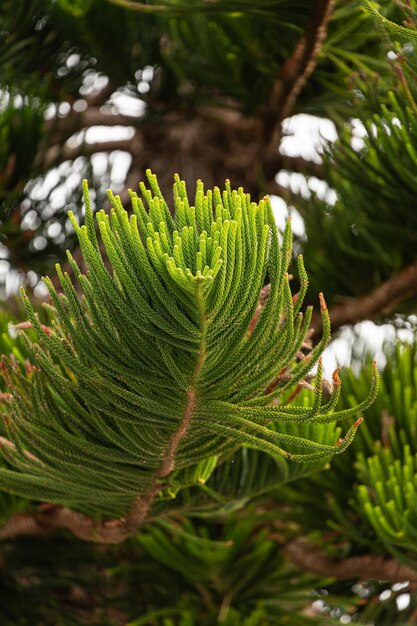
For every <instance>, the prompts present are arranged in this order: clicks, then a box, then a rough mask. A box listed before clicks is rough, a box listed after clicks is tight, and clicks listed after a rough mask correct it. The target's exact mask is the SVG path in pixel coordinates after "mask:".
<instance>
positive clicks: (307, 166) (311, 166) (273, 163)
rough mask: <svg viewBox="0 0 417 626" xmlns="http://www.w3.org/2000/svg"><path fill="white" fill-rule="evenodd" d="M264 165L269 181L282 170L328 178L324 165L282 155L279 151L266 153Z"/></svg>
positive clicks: (298, 157)
mask: <svg viewBox="0 0 417 626" xmlns="http://www.w3.org/2000/svg"><path fill="white" fill-rule="evenodd" d="M262 165H263V171H264V173H265V176H266V177H267V178H268V179H273V178H274V176H275V175H276V174H277V173H278V172H279V171H280V170H288V171H290V172H297V173H300V174H304V176H315V177H316V178H320V179H325V178H326V170H325V167H324V165H323V163H316V162H315V161H310V160H309V159H304V158H303V157H301V156H288V155H286V154H280V153H279V152H278V150H276V151H275V152H274V153H271V152H267V153H265V155H263V157H262Z"/></svg>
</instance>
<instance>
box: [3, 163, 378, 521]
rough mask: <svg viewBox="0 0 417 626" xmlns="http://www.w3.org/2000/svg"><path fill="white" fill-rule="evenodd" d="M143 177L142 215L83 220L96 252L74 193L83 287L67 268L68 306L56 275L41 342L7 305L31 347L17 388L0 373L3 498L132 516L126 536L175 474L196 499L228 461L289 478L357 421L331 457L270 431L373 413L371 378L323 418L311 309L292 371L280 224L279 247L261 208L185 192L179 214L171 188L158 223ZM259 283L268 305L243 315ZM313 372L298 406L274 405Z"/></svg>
mask: <svg viewBox="0 0 417 626" xmlns="http://www.w3.org/2000/svg"><path fill="white" fill-rule="evenodd" d="M147 175H148V180H149V186H150V190H149V189H147V188H146V187H145V185H143V184H141V185H140V190H141V193H142V196H143V198H144V201H145V202H143V201H142V199H141V198H140V197H139V196H138V195H137V194H136V193H135V192H131V194H130V195H131V202H132V208H133V212H132V214H131V215H130V216H129V215H128V213H127V212H126V211H125V210H124V208H123V206H122V204H121V202H120V198H119V197H118V196H114V195H113V194H112V193H111V192H109V199H110V202H111V204H112V209H111V212H110V215H108V214H106V213H105V212H104V211H99V212H98V213H97V215H96V223H97V227H98V230H99V232H100V236H101V242H100V241H99V239H98V237H97V234H96V223H95V220H94V217H93V213H92V209H91V206H90V201H89V196H88V189H87V183H86V182H84V194H85V195H84V197H85V209H86V216H85V225H84V226H79V225H78V224H77V222H76V220H75V218H74V216H73V215H72V214H70V219H71V222H72V224H73V227H74V229H75V231H76V233H77V235H78V239H79V243H80V247H81V251H82V254H83V257H84V261H85V265H86V267H87V272H86V274H82V273H81V271H80V270H79V268H78V267H77V265H76V263H75V261H74V260H73V258H72V257H71V255H70V254H69V253H68V258H69V261H70V263H71V266H72V268H73V271H74V274H75V276H76V278H77V280H78V282H79V285H80V288H81V290H82V292H83V297H82V299H80V297H79V295H78V292H77V291H76V289H75V288H74V286H73V284H72V282H71V280H70V278H69V276H68V275H67V274H66V273H64V272H62V270H61V268H60V266H59V265H57V272H58V276H59V279H60V282H61V285H62V291H63V293H62V294H60V295H58V293H57V292H56V290H55V288H54V286H53V284H52V282H51V280H50V279H48V278H46V279H44V281H45V284H46V286H47V287H48V289H49V293H50V296H51V305H52V306H49V305H48V307H47V308H48V309H49V311H50V319H51V322H50V328H47V327H44V326H42V325H41V324H40V323H39V320H38V317H37V315H36V314H35V313H34V310H33V307H32V305H31V303H30V301H29V299H28V297H27V296H26V295H25V294H24V293H23V300H24V303H25V307H26V311H27V315H28V318H29V320H30V322H31V324H32V325H33V327H34V328H35V329H36V331H37V334H38V342H31V341H30V340H29V339H27V344H28V350H29V353H30V355H31V361H32V362H33V365H34V367H32V368H31V370H30V372H29V373H27V374H24V373H23V372H22V371H21V369H20V368H19V367H17V366H13V364H12V363H10V362H7V361H4V365H3V371H4V377H5V379H6V382H7V384H8V386H9V388H10V390H11V391H12V393H13V398H12V400H11V401H10V402H8V403H7V404H5V410H6V412H7V417H6V419H5V428H6V431H7V437H8V440H6V439H4V440H2V443H1V449H0V451H1V455H2V456H3V458H4V460H5V461H6V464H7V465H6V466H3V467H1V468H0V488H1V489H3V490H6V491H9V492H12V493H15V494H18V495H23V496H26V497H29V498H32V499H35V500H41V501H49V502H54V503H57V504H61V505H65V506H67V507H69V508H72V509H75V510H78V511H83V512H84V513H87V514H89V515H92V516H97V515H98V514H99V515H106V516H112V517H117V516H120V515H125V514H126V513H127V514H128V515H129V511H131V510H132V508H131V507H133V508H135V507H136V508H135V511H136V519H139V518H140V519H141V520H142V519H143V517H144V516H145V514H147V512H148V511H149V510H150V508H151V506H152V505H153V504H154V503H155V502H156V501H158V499H160V498H163V497H164V495H165V494H166V493H167V491H169V489H170V485H173V490H172V492H173V493H174V494H175V493H177V491H178V480H179V477H181V473H180V472H181V471H182V470H186V469H187V468H188V469H189V470H190V471H188V470H187V471H188V473H187V481H188V484H189V481H190V480H191V479H192V480H193V481H195V484H197V485H204V483H205V482H206V480H207V479H208V478H209V477H210V475H211V473H212V472H213V471H214V470H215V466H216V464H217V466H219V465H220V464H221V463H222V462H223V461H224V460H225V459H227V458H230V455H231V453H232V452H233V451H234V450H237V449H239V448H240V447H242V446H247V447H250V448H255V449H258V450H261V451H263V452H266V453H268V454H269V455H272V456H273V457H275V458H282V457H285V458H287V459H290V460H292V461H299V462H301V461H315V460H317V459H322V458H325V457H329V456H331V455H334V454H338V453H341V452H343V450H345V449H346V447H347V446H348V445H349V444H350V442H351V441H352V438H353V436H354V433H355V431H356V428H357V426H358V423H359V422H360V420H357V422H355V423H354V424H353V425H352V426H351V427H350V428H349V430H348V431H347V433H346V435H345V436H344V438H343V439H342V440H340V441H339V442H336V441H335V442H334V445H326V444H324V443H317V442H315V441H312V440H310V439H308V438H303V437H301V436H296V435H294V434H288V433H285V432H280V428H279V424H280V423H282V422H297V423H303V422H304V423H308V424H311V423H315V424H320V423H326V422H334V421H336V420H341V419H346V418H352V417H354V416H355V415H357V414H358V413H359V412H360V411H362V410H364V409H365V408H366V407H367V406H368V405H369V404H370V403H371V402H372V401H373V400H374V398H375V395H376V387H377V371H376V369H375V368H374V373H373V377H372V384H371V390H370V393H369V396H368V398H367V399H366V400H364V401H363V402H362V403H361V404H359V405H358V406H356V407H353V408H351V409H348V410H343V411H340V412H338V413H335V412H334V408H335V406H336V403H337V400H338V397H339V392H340V381H339V379H338V377H337V376H335V377H334V386H333V392H332V394H331V396H330V398H326V399H325V400H323V398H322V367H321V361H320V355H321V353H322V351H323V349H324V347H325V345H326V343H327V342H328V339H329V334H330V323H329V316H328V313H327V310H326V306H325V303H324V300H323V298H322V302H321V313H322V321H323V329H324V332H323V338H322V339H321V341H320V343H319V344H318V345H317V346H316V347H315V348H313V350H312V351H311V353H310V355H309V356H308V357H307V358H306V357H305V354H304V353H303V350H304V349H305V348H304V341H305V338H306V334H307V331H308V330H309V324H310V320H311V313H312V311H311V308H308V309H307V310H306V312H305V313H304V314H303V313H302V312H301V306H302V301H303V296H304V294H305V291H306V288H307V276H306V273H305V270H304V267H303V261H302V258H301V257H299V260H298V268H299V276H300V281H301V288H300V292H299V294H298V297H297V298H295V297H293V296H292V293H291V289H290V284H289V276H288V266H289V263H290V260H291V246H292V239H291V230H290V224H289V223H288V224H287V227H286V229H285V231H284V233H283V237H282V245H281V246H280V244H279V238H278V232H277V229H276V225H275V221H274V217H273V214H272V210H271V205H270V202H269V199H268V198H264V199H263V200H261V201H260V202H259V204H256V203H255V202H251V201H250V198H249V196H248V195H247V194H245V193H244V192H243V190H242V189H239V190H238V191H234V190H232V189H231V188H230V185H229V183H226V188H225V190H224V191H223V192H221V191H220V190H219V189H218V188H215V189H214V190H213V191H211V190H209V191H207V192H205V191H204V188H203V184H202V182H201V181H198V182H197V188H196V193H195V199H194V201H193V203H191V202H190V201H189V199H188V197H187V193H186V189H185V183H184V182H183V181H181V180H179V178H177V177H176V178H175V184H174V204H175V217H172V216H171V213H170V211H169V209H168V206H167V204H166V202H165V200H164V199H163V197H162V194H161V192H160V190H159V187H158V184H157V180H156V177H155V176H154V175H153V174H151V173H150V172H148V173H147ZM103 251H104V252H105V257H107V259H106V261H104V260H103V256H102V254H103ZM110 266H111V269H109V267H110ZM266 280H267V281H268V282H269V283H270V291H269V295H268V297H267V299H266V302H265V303H264V305H263V306H262V307H259V305H258V301H259V297H260V294H261V290H262V289H263V286H264V284H265V282H266ZM255 314H256V315H255ZM317 363H318V370H317V375H316V379H315V391H314V402H313V405H312V406H311V407H310V408H309V407H306V406H305V405H304V406H296V405H293V404H287V400H288V398H289V397H290V394H291V393H292V391H294V390H295V389H297V385H298V384H299V383H300V382H301V381H303V380H304V378H305V376H306V375H307V373H308V372H309V371H310V370H311V368H312V367H313V366H314V365H315V364H317ZM300 430H301V427H300ZM5 442H7V443H5ZM301 452H302V453H301ZM190 477H191V478H190ZM139 510H140V514H138V511H139Z"/></svg>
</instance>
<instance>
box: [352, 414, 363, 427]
mask: <svg viewBox="0 0 417 626" xmlns="http://www.w3.org/2000/svg"><path fill="white" fill-rule="evenodd" d="M362 422H363V417H358V419H357V420H356V422H355V423H354V424H353V425H354V427H355V428H358V426H359V425H360V424H362Z"/></svg>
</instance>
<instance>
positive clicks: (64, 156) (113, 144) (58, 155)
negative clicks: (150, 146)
mask: <svg viewBox="0 0 417 626" xmlns="http://www.w3.org/2000/svg"><path fill="white" fill-rule="evenodd" d="M141 147H142V142H141V141H140V140H139V137H138V136H137V135H135V136H134V137H132V138H131V139H113V140H109V141H97V142H94V143H87V142H83V143H80V144H79V145H78V146H68V145H64V146H59V145H55V146H52V147H51V148H49V150H48V151H47V152H46V154H42V155H41V158H42V161H40V162H39V163H38V166H39V167H41V168H42V169H43V170H47V169H50V168H51V167H53V166H54V165H56V164H57V163H61V162H62V161H73V160H74V159H76V158H77V157H79V156H84V157H89V156H92V155H93V154H96V153H97V152H114V151H115V150H122V151H124V152H130V153H131V154H132V153H134V152H135V153H136V152H137V151H139V150H140V149H141Z"/></svg>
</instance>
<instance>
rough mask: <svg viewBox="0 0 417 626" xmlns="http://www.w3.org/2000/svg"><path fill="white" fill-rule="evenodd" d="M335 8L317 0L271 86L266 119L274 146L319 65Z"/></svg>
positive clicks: (327, 1) (326, 0)
mask: <svg viewBox="0 0 417 626" xmlns="http://www.w3.org/2000/svg"><path fill="white" fill-rule="evenodd" d="M333 7H334V0H316V2H315V4H314V8H313V11H312V13H311V16H310V19H309V21H308V24H307V26H306V28H305V31H304V33H303V36H302V37H301V39H300V41H299V42H298V44H297V46H296V48H295V50H294V52H293V54H292V56H291V57H290V58H289V59H287V61H286V62H285V63H284V65H283V66H282V68H281V71H280V73H279V75H278V78H277V80H276V82H275V85H274V86H273V88H272V91H271V94H270V97H269V101H268V104H267V108H266V111H265V114H264V120H265V122H266V128H267V131H268V134H269V136H270V146H273V148H274V149H276V147H277V146H278V145H279V143H280V138H281V123H282V121H283V119H285V118H286V117H288V116H289V115H291V112H292V110H293V108H294V105H295V102H296V99H297V97H298V95H299V94H300V92H301V90H302V89H303V87H304V85H305V83H306V82H307V80H308V78H309V77H310V76H311V74H312V72H313V71H314V68H315V67H316V63H317V58H318V55H319V53H320V50H321V47H322V44H323V42H324V39H325V37H326V34H327V25H328V23H329V20H330V17H331V15H332V12H333Z"/></svg>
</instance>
